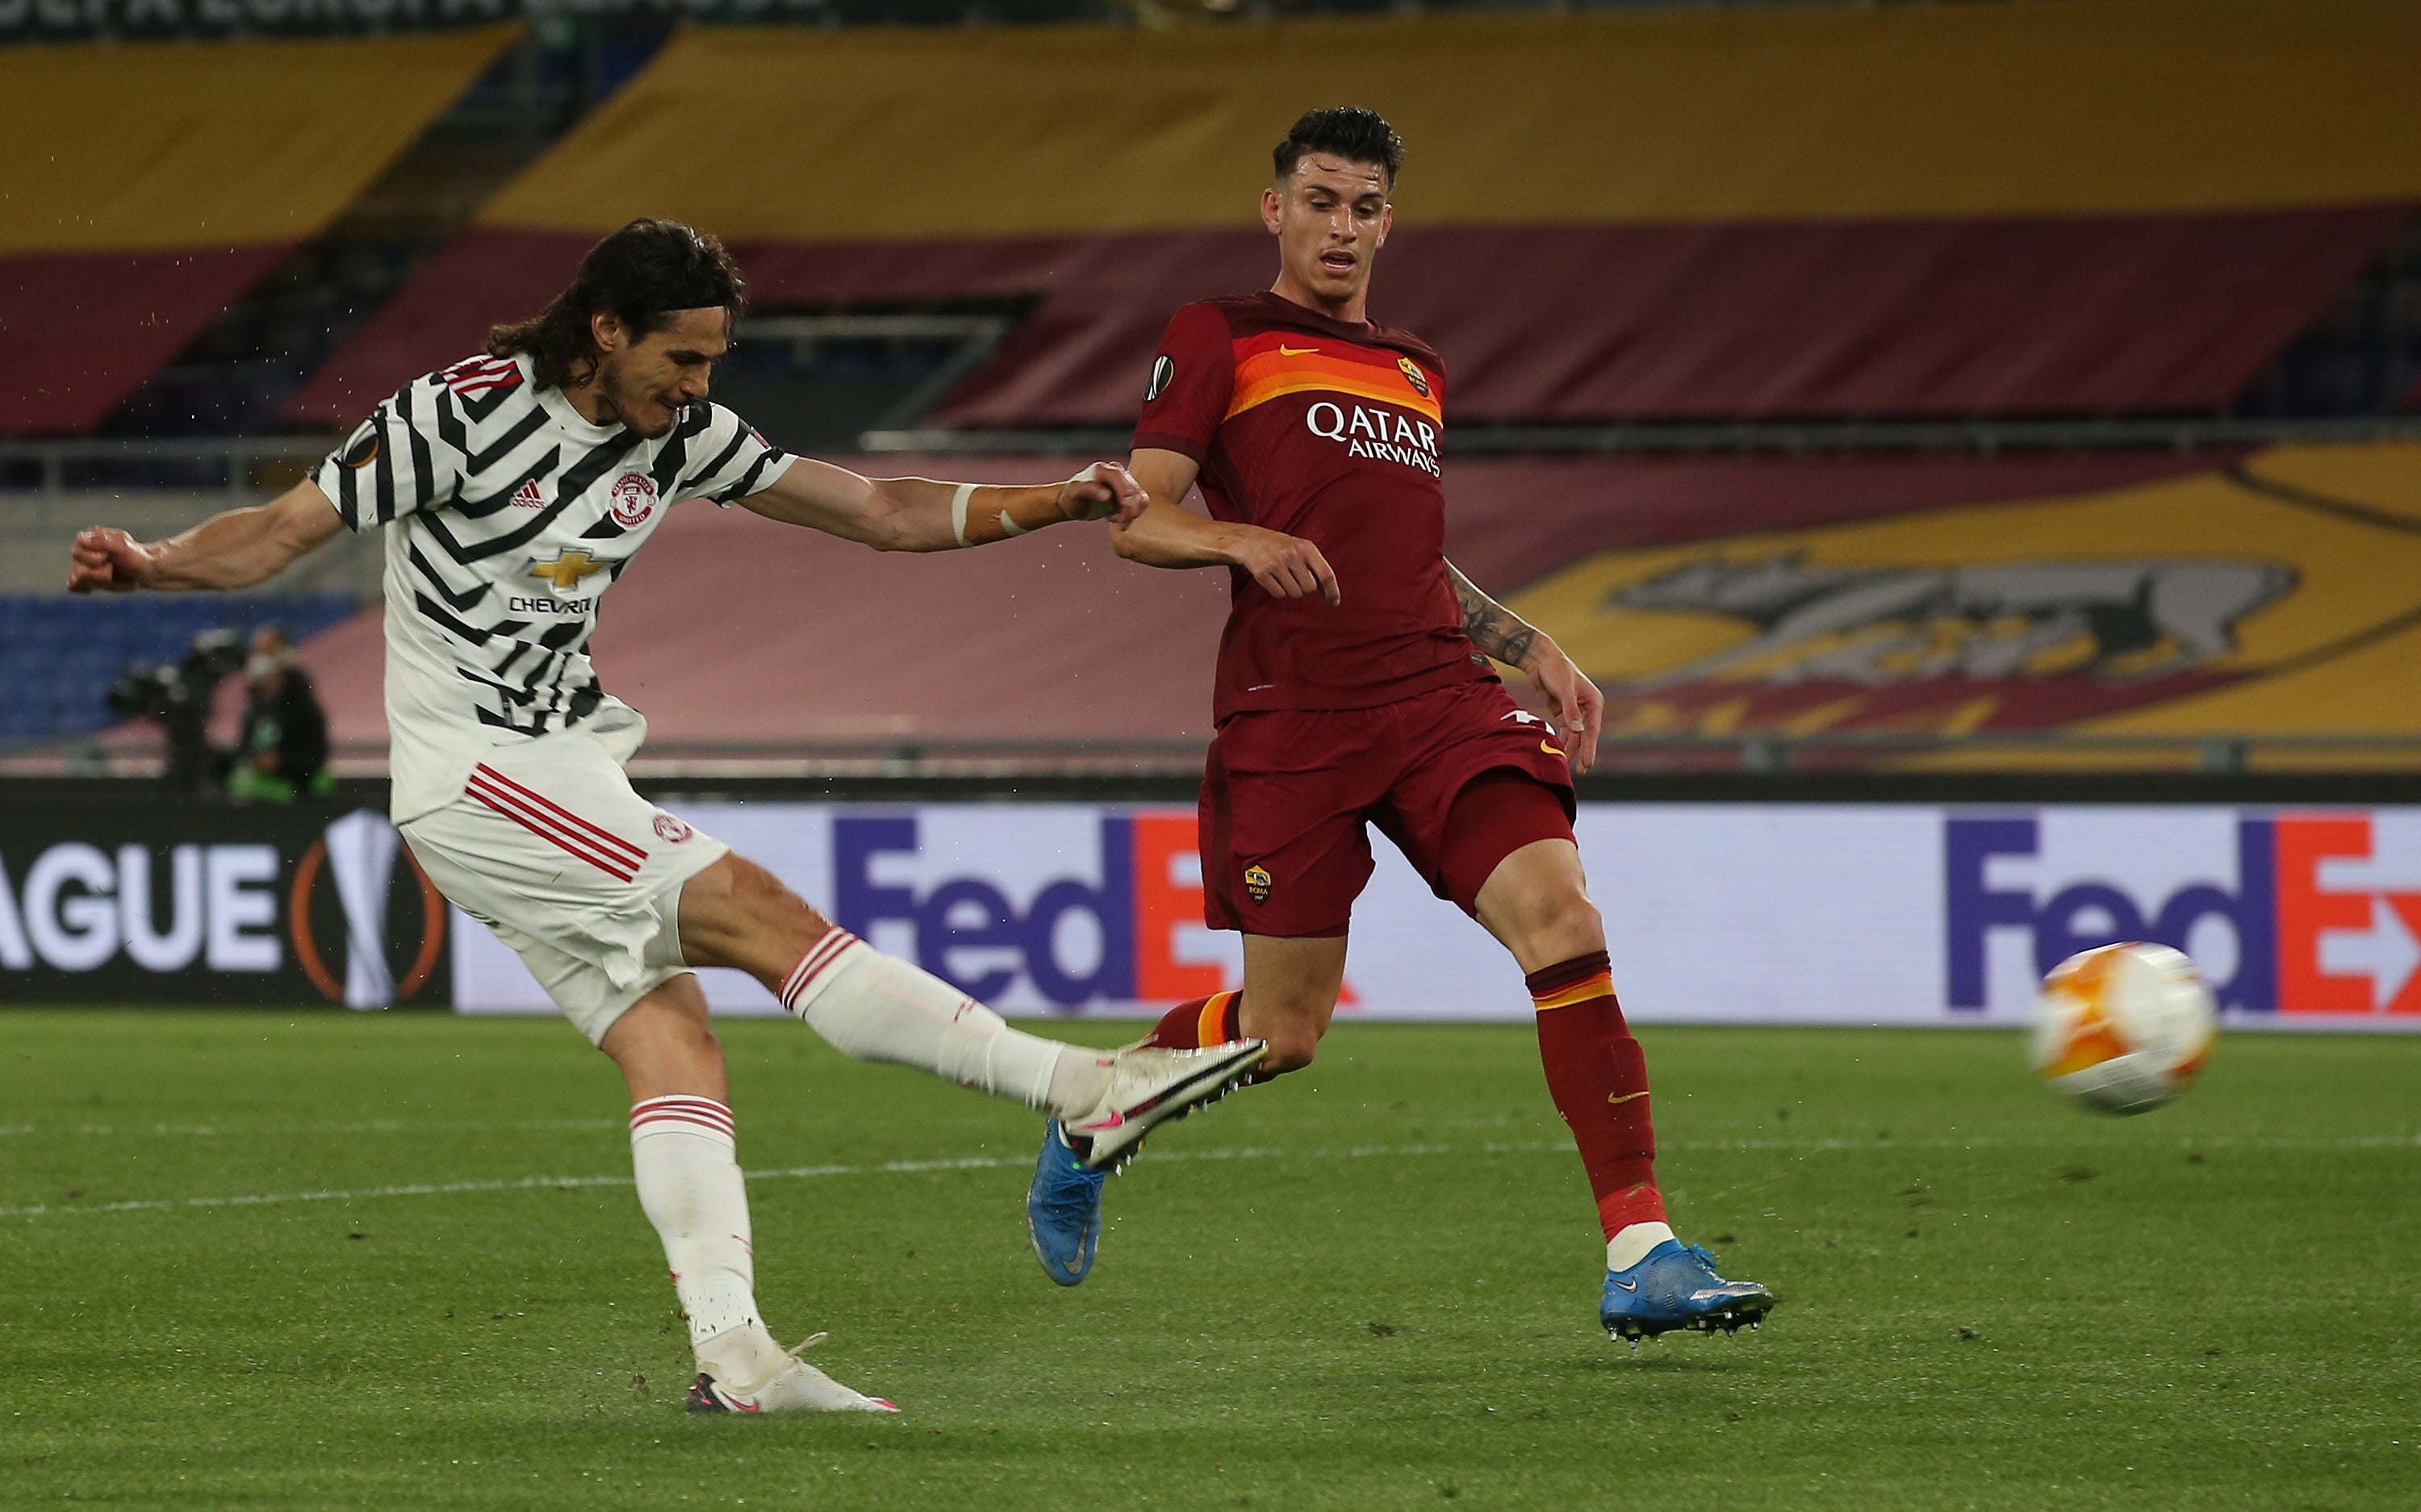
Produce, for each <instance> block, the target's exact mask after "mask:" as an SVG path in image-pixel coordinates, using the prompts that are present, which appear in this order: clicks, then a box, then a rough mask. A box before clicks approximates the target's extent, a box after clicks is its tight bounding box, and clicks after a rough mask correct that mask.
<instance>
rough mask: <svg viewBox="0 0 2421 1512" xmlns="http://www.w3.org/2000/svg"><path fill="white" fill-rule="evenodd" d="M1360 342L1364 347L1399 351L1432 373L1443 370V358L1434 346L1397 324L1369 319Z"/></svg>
mask: <svg viewBox="0 0 2421 1512" xmlns="http://www.w3.org/2000/svg"><path fill="white" fill-rule="evenodd" d="M1362 344H1363V345H1364V346H1366V347H1382V348H1384V349H1386V350H1387V351H1398V352H1401V353H1403V354H1404V355H1405V356H1407V357H1410V358H1412V359H1413V361H1414V362H1416V363H1419V364H1420V365H1421V366H1424V367H1426V368H1428V369H1429V371H1431V372H1433V373H1443V372H1445V358H1444V357H1441V356H1439V355H1438V351H1437V349H1436V348H1435V347H1432V346H1430V345H1429V343H1428V342H1426V341H1423V340H1422V339H1421V338H1420V337H1418V336H1416V335H1413V334H1412V333H1411V332H1410V331H1406V330H1403V329H1401V328H1399V327H1397V326H1392V325H1381V324H1380V323H1379V322H1378V321H1376V320H1373V321H1371V322H1370V323H1369V325H1368V327H1367V329H1366V330H1365V332H1364V334H1363V336H1362Z"/></svg>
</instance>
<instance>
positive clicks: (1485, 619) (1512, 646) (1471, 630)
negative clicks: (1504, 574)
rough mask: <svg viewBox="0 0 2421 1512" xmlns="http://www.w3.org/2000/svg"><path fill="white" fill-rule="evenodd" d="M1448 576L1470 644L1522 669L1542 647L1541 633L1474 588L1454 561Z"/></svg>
mask: <svg viewBox="0 0 2421 1512" xmlns="http://www.w3.org/2000/svg"><path fill="white" fill-rule="evenodd" d="M1445 573H1446V577H1447V578H1448V579H1449V580H1451V581H1452V582H1453V584H1454V596H1455V598H1456V599H1457V600H1460V602H1461V604H1462V632H1463V633H1464V634H1465V635H1468V636H1469V637H1471V644H1472V645H1474V646H1476V647H1478V648H1479V649H1481V650H1482V651H1485V652H1487V653H1488V654H1489V655H1490V656H1492V657H1494V658H1495V659H1496V660H1498V661H1499V662H1504V663H1505V664H1506V665H1507V666H1517V667H1518V666H1520V665H1522V663H1523V661H1524V660H1525V659H1526V658H1527V657H1528V656H1529V654H1530V652H1531V650H1532V649H1533V648H1535V647H1537V646H1538V644H1539V631H1537V629H1535V628H1534V627H1532V626H1531V625H1529V624H1527V623H1525V622H1524V621H1523V618H1522V616H1519V615H1517V614H1515V613H1514V612H1513V611H1512V610H1510V609H1507V608H1506V607H1505V606H1504V605H1503V604H1501V603H1498V602H1497V601H1496V600H1493V599H1492V598H1490V597H1489V596H1488V595H1486V594H1484V593H1482V592H1480V591H1479V590H1478V589H1477V588H1475V587H1473V586H1472V585H1471V580H1470V579H1469V578H1467V577H1464V576H1463V575H1462V573H1461V572H1460V570H1459V569H1457V568H1456V567H1455V565H1454V564H1453V563H1452V562H1448V563H1447V564H1446V565H1445Z"/></svg>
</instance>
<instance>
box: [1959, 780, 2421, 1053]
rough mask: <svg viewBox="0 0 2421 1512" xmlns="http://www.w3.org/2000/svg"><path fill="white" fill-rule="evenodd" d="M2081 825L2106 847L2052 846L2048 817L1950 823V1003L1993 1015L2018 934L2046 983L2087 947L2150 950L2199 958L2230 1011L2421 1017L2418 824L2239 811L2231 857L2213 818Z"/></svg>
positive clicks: (2230, 837)
mask: <svg viewBox="0 0 2421 1512" xmlns="http://www.w3.org/2000/svg"><path fill="white" fill-rule="evenodd" d="M2138 812H2139V814H2140V812H2141V811H2138ZM2070 822H2071V829H2072V830H2073V832H2074V834H2085V835H2095V836H2097V838H2096V840H2095V842H2094V843H2092V844H2089V845H2082V846H2080V845H2076V844H2065V845H2062V846H2060V847H2057V848H2054V847H2053V846H2051V845H2049V844H2047V840H2046V834H2045V829H2046V821H2045V818H2043V817H2042V816H2040V815H2024V816H2009V817H2000V816H1996V817H1991V818H1959V817H1951V818H1945V821H1944V831H1943V863H1944V876H1943V885H1944V902H1945V910H1944V912H1945V922H1946V924H1947V928H1948V937H1947V940H1946V942H1945V943H1946V946H1947V955H1946V962H1947V983H1946V986H1947V1000H1948V1003H1949V1005H1950V1006H1951V1007H1952V1008H1954V1009H1959V1008H1964V1009H1981V1008H1983V1007H1985V1006H1986V1005H1987V1001H1988V998H1989V996H1990V992H1989V986H1990V984H1989V981H1988V977H1989V976H1990V970H1989V960H1988V958H1989V955H1990V951H1991V942H1992V940H1993V939H1995V938H1996V937H2005V936H2007V935H2016V936H2020V937H2023V939H2025V940H2026V941H2028V942H2029V943H2030V944H2031V952H2030V962H2031V966H2032V969H2033V971H2034V974H2036V975H2037V976H2040V975H2042V974H2046V973H2048V972H2049V971H2050V970H2051V969H2052V968H2053V967H2054V966H2056V965H2058V964H2059V963H2060V962H2061V961H2062V960H2064V959H2067V958H2068V957H2070V956H2071V955H2073V954H2075V953H2076V952H2077V951H2080V950H2085V949H2089V948H2091V947H2092V946H2095V945H2101V944H2108V943H2112V942H2114V941H2120V940H2150V941H2157V942H2159V943H2163V944H2166V945H2171V946H2174V947H2176V948H2177V949H2179V950H2183V951H2185V952H2187V953H2188V954H2189V955H2192V956H2194V957H2195V960H2196V962H2197V963H2198V964H2199V965H2201V966H2202V968H2203V970H2204V972H2205V974H2208V975H2209V976H2210V978H2211V988H2212V990H2213V991H2214V992H2215V993H2216V994H2217V996H2218V998H2219V1003H2220V1006H2221V1007H2222V1008H2224V1009H2230V1010H2234V1011H2238V1012H2256V1013H2268V1012H2276V1013H2287V1014H2304V1013H2307V1014H2372V1013H2389V1014H2406V1013H2410V1014H2421V824H2416V823H2415V822H2414V818H2413V816H2410V815H2398V816H2394V817H2392V818H2391V817H2390V816H2388V815H2385V814H2380V813H2373V812H2367V811H2361V810H2355V811H2351V812H2347V811H2330V812H2322V813H2279V814H2265V815H2253V814H2239V815H2235V816H2232V818H2231V819H2230V821H2229V822H2228V831H2227V833H2226V837H2225V840H2224V841H2222V843H2221V845H2220V846H2217V847H2214V846H2213V845H2212V844H2211V843H2210V842H2211V841H2213V840H2217V839H2219V838H2220V833H2219V832H2217V831H2215V830H2213V829H2212V822H2213V821H2212V819H2210V818H2202V817H2195V816H2180V817H2177V818H2169V817H2167V816H2157V817H2155V818H2150V819H2139V820H2138V821H2136V823H2135V825H2134V826H2132V827H2128V828H2116V827H2110V826H2106V825H2105V827H2104V828H2103V829H2101V830H2100V831H2099V832H2097V831H2096V830H2094V829H2093V828H2092V827H2091V826H2092V824H2093V822H2094V821H2093V820H2091V819H2089V818H2087V819H2084V820H2081V821H2070ZM2072 838H2073V835H2071V839H2072ZM2054 850H2056V852H2057V853H2054ZM2215 850H2224V851H2225V852H2226V853H2225V854H2224V855H2220V854H2214V853H2213V852H2214V851H2215ZM2214 862H2218V863H2220V865H2213V863H2214ZM2027 872H2031V873H2032V874H2033V876H2032V880H2031V881H2023V880H2021V878H2022V877H2023V874H2024V873H2027ZM2163 873H2165V875H2163Z"/></svg>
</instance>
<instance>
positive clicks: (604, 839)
mask: <svg viewBox="0 0 2421 1512" xmlns="http://www.w3.org/2000/svg"><path fill="white" fill-rule="evenodd" d="M475 771H476V773H477V774H478V775H479V776H482V777H485V778H487V779H488V780H489V781H490V782H492V783H494V784H496V785H497V786H499V787H503V788H505V789H506V790H507V791H508V792H512V793H515V794H518V795H519V796H520V797H522V798H524V799H526V800H528V801H529V802H530V803H536V804H537V805H539V807H540V808H543V809H545V810H546V811H547V812H549V813H551V814H553V815H554V816H555V817H556V818H559V819H561V820H563V822H564V823H566V824H568V825H570V826H571V827H572V828H573V829H575V830H579V831H582V832H584V833H586V834H588V835H589V836H590V837H591V838H593V839H595V840H596V841H598V842H599V843H600V844H601V845H602V846H603V847H604V848H605V849H606V850H609V851H612V850H619V851H622V852H624V853H626V854H627V855H628V856H629V857H630V859H631V865H634V866H635V865H640V864H641V863H643V862H645V861H646V860H647V859H648V853H647V852H646V851H645V850H640V849H639V848H638V847H637V846H635V845H633V844H632V843H631V842H630V841H628V840H625V839H623V838H622V837H621V836H620V835H618V834H615V833H614V832H613V831H611V830H608V829H606V828H604V827H603V826H601V825H598V824H594V823H591V822H590V821H588V820H587V819H585V818H581V817H580V816H579V815H577V814H574V813H573V812H572V811H571V810H570V809H568V808H566V807H564V806H563V805H562V804H560V803H556V802H555V801H554V800H553V799H551V798H549V797H547V796H546V795H545V794H544V793H539V792H533V791H531V790H530V789H529V788H527V787H523V786H522V785H521V784H520V783H517V782H515V781H513V780H512V779H511V778H510V777H508V776H506V775H505V774H504V773H503V772H498V771H497V770H496V769H495V768H493V767H491V766H488V765H487V764H485V763H484V762H483V763H481V764H480V765H479V766H478V767H477V768H476V769H475Z"/></svg>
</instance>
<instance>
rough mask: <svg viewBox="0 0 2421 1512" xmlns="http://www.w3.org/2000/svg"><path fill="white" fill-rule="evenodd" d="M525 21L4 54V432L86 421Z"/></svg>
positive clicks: (270, 261) (292, 239) (96, 417)
mask: <svg viewBox="0 0 2421 1512" xmlns="http://www.w3.org/2000/svg"><path fill="white" fill-rule="evenodd" d="M519 30H520V28H519V27H518V26H517V25H502V26H486V27H476V28H470V29H466V30H461V31H453V32H443V33H434V34H429V35H423V36H416V37H398V38H389V39H377V40H364V39H348V40H333V41H252V42H246V43H242V44H241V45H229V46H197V45H194V44H191V43H180V42H163V43H140V44H115V43H107V44H104V43H96V44H89V45H66V46H39V47H33V46H28V47H11V48H0V140H5V141H7V143H8V152H7V153H6V154H0V206H5V207H6V212H5V213H0V434H7V435H39V434H46V433H55V432H76V431H83V430H88V429H91V428H92V427H93V426H95V425H97V424H99V423H100V421H101V419H102V416H103V415H104V414H106V413H108V412H109V410H110V409H111V408H112V407H113V406H115V405H116V404H117V402H118V401H119V400H121V399H123V398H124V397H126V396H127V395H128V394H130V393H132V392H133V390H134V388H135V387H136V386H137V385H138V384H140V383H141V382H143V380H144V379H145V378H147V377H148V376H149V375H150V373H151V372H152V371H153V370H154V369H155V368H157V367H158V366H160V365H161V364H163V363H164V362H166V361H168V360H169V359H170V358H172V357H174V356H175V355H176V353H177V352H178V351H180V349H182V348H183V347H184V346H185V344H186V343H187V342H189V341H191V340H192V339H193V338H194V337H195V335H198V334H199V333H200V332H201V331H202V330H203V329H204V328H205V327H207V326H208V325H209V323H210V322H211V320H212V319H213V318H215V317H216V316H217V315H218V313H219V312H220V310H221V309H223V308H224V307H225V306H226V304H229V303H230V302H231V301H232V300H233V299H234V298H235V297H236V296H237V295H239V294H240V293H242V291H243V290H244V289H245V288H249V287H250V286H251V285H252V284H253V283H255V282H256V281H258V279H259V278H260V277H261V276H262V275H263V274H264V273H268V272H269V271H270V270H271V269H272V268H273V267H275V266H276V264H277V263H278V261H279V260H280V259H281V258H282V257H285V255H286V254H287V252H288V251H289V249H291V248H292V247H293V246H294V245H295V244H296V243H298V242H304V241H306V240H308V239H310V238H311V237H314V236H316V235H318V234H319V233H320V231H321V230H323V229H325V228H326V226H328V225H329V223H331V222H332V221H334V220H335V219H336V216H337V215H338V214H339V213H340V212H341V211H342V210H344V209H345V207H346V206H347V205H349V204H351V202H352V201H353V200H354V199H355V198H356V197H357V196H358V195H360V194H361V193H362V191H363V190H364V189H365V188H367V187H368V185H369V184H370V182H371V181H372V180H373V179H376V178H377V177H378V175H379V173H380V172H381V171H382V170H383V169H384V168H385V167H386V165H387V164H388V163H389V162H390V161H392V160H393V159H394V158H395V157H396V156H397V155H398V153H400V152H401V151H403V149H404V148H407V147H408V146H410V145H411V143H412V142H413V140H414V138H416V137H417V136H419V135H420V133H421V132H423V131H425V130H426V129H427V128H428V126H429V123H430V121H431V120H432V119H434V118H435V117H437V115H438V114H439V113H440V112H441V111H443V110H444V109H445V107H446V106H447V105H448V104H450V103H452V101H454V99H455V98H456V97H457V96H459V95H460V94H461V92H462V91H463V89H464V88H466V87H467V86H469V85H470V84H471V82H472V81H473V80H474V79H476V77H477V76H478V74H479V72H480V71H481V70H483V69H485V68H486V67H487V66H488V65H489V64H490V63H491V62H492V61H493V60H494V58H495V56H496V55H497V54H498V53H499V52H501V51H502V50H503V48H504V47H505V45H506V44H507V43H508V42H509V41H510V40H511V39H513V38H514V37H515V36H516V35H518V33H519Z"/></svg>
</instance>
